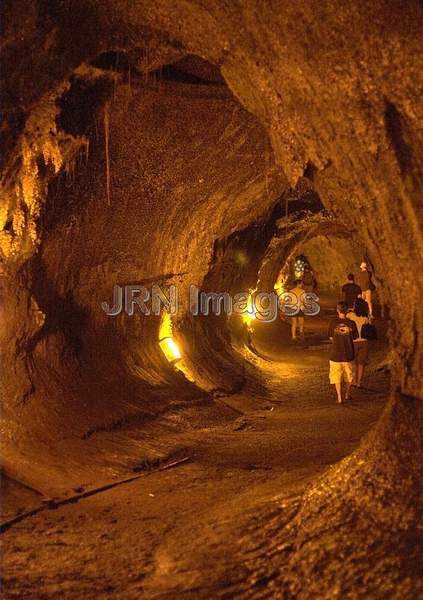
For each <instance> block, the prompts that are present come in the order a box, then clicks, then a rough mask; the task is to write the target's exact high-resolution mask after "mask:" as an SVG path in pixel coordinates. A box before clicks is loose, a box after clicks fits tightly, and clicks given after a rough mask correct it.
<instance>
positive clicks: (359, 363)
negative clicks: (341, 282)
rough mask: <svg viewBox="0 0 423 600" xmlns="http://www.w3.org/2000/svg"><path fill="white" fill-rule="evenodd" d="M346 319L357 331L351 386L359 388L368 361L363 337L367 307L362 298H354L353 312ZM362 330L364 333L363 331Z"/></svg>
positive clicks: (367, 315)
mask: <svg viewBox="0 0 423 600" xmlns="http://www.w3.org/2000/svg"><path fill="white" fill-rule="evenodd" d="M346 316H347V319H350V320H351V321H354V323H355V324H356V325H357V329H358V338H357V339H355V340H354V350H355V357H354V362H355V376H354V380H353V385H355V386H356V387H361V380H362V379H363V374H364V368H365V366H366V365H367V363H368V360H369V342H368V341H367V338H366V337H364V335H363V334H364V333H365V329H366V326H368V324H369V307H368V305H367V302H366V301H365V300H363V298H356V300H355V302H354V310H352V311H350V312H348V313H347V315H346ZM363 328H364V331H363Z"/></svg>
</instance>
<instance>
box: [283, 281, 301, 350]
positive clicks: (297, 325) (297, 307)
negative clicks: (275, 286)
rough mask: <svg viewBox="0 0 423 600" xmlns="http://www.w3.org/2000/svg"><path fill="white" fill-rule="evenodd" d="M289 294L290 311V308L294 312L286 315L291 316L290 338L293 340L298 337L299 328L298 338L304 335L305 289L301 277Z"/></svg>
mask: <svg viewBox="0 0 423 600" xmlns="http://www.w3.org/2000/svg"><path fill="white" fill-rule="evenodd" d="M289 294H290V296H289V297H290V299H289V305H290V311H291V309H293V313H295V314H292V315H290V314H289V312H288V313H287V316H290V318H291V337H292V340H293V341H294V342H295V341H296V340H297V339H298V337H297V329H299V333H300V338H303V337H304V312H303V310H304V304H303V296H304V294H305V290H304V284H303V282H302V280H301V279H300V280H297V281H296V282H295V287H294V288H292V289H291V290H289Z"/></svg>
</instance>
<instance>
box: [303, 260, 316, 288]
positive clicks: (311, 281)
mask: <svg viewBox="0 0 423 600" xmlns="http://www.w3.org/2000/svg"><path fill="white" fill-rule="evenodd" d="M302 281H303V287H304V290H305V291H306V292H315V291H316V289H317V280H316V277H315V276H314V272H313V269H312V268H311V267H310V265H309V264H308V263H307V264H306V265H305V267H304V274H303V279H302Z"/></svg>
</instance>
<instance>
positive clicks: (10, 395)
mask: <svg viewBox="0 0 423 600" xmlns="http://www.w3.org/2000/svg"><path fill="white" fill-rule="evenodd" d="M63 104H64V106H68V104H66V102H64V103H63ZM74 104H75V105H74V106H73V108H72V110H73V111H74V115H73V121H72V119H70V118H69V117H68V119H67V121H68V122H69V124H72V123H73V126H74V127H75V122H78V118H79V113H80V112H81V111H86V110H88V109H90V108H92V107H91V105H88V106H87V104H86V94H85V95H83V96H82V98H79V104H78V103H77V102H76V103H74ZM69 110H71V109H70V108H69ZM106 111H107V112H106ZM62 115H63V113H62ZM187 116H188V118H187ZM62 118H63V117H62ZM92 118H93V120H94V122H93V125H92V127H91V129H90V130H88V131H87V132H86V134H85V135H86V137H87V139H89V152H88V154H85V152H84V153H83V155H82V158H81V159H80V160H79V163H78V165H77V167H76V168H75V171H74V173H71V174H68V175H67V176H58V177H56V178H55V179H53V180H52V181H51V183H50V186H49V192H48V195H47V198H46V205H45V206H46V213H45V216H44V218H43V221H42V225H43V227H42V228H41V238H40V243H39V248H38V251H37V253H36V254H35V255H34V256H33V257H32V258H31V259H30V260H28V261H27V262H26V263H25V264H24V265H23V266H22V267H20V268H19V270H18V273H17V277H15V278H12V277H10V276H9V278H8V281H9V285H10V288H9V290H10V291H11V292H15V294H13V293H11V294H10V296H9V299H8V302H7V304H6V307H5V311H6V315H7V318H8V320H9V322H10V326H9V329H8V336H7V337H4V338H3V343H4V345H3V347H4V351H5V352H6V353H7V354H8V356H9V357H10V360H11V361H13V362H14V363H15V365H16V366H15V368H14V371H13V372H10V373H9V375H8V377H6V378H5V379H4V381H3V391H4V410H3V427H4V429H5V430H6V431H7V432H8V436H7V440H5V441H4V453H3V460H4V464H5V465H6V466H7V467H8V468H9V471H10V470H11V469H12V468H13V472H14V473H15V472H16V471H17V470H19V465H21V468H22V469H23V470H24V471H25V470H27V468H28V465H27V463H26V464H25V467H23V464H24V459H23V457H24V456H26V457H27V456H28V454H29V453H30V452H32V451H33V448H34V446H33V440H34V439H36V440H37V439H38V440H41V439H42V440H43V443H45V444H47V443H53V444H54V443H57V442H58V441H59V440H62V439H63V438H64V437H66V436H69V435H70V436H75V437H76V438H83V437H84V436H87V435H90V432H92V431H95V430H98V429H104V428H107V427H110V426H111V425H112V424H114V423H119V421H122V420H124V419H128V418H131V417H132V418H134V417H136V416H137V417H138V418H139V420H140V422H142V421H143V420H144V422H147V421H148V420H149V419H151V418H153V417H155V416H157V415H160V414H162V413H164V412H165V411H166V409H168V408H169V407H170V406H171V405H176V404H178V403H181V402H184V401H186V402H187V401H189V400H190V399H191V400H193V399H198V398H199V397H201V396H204V395H206V396H207V394H208V393H209V392H213V390H214V389H217V388H218V389H220V390H221V391H222V390H224V389H225V386H226V389H227V390H228V391H230V390H231V389H232V388H233V387H239V386H240V385H241V384H242V383H243V381H244V368H243V366H242V364H241V361H240V359H239V357H238V358H237V357H236V355H235V354H234V353H233V352H231V348H230V345H229V344H228V343H227V339H226V338H225V337H222V334H221V333H219V329H220V330H221V329H222V325H223V324H222V323H220V324H218V327H217V330H216V331H215V327H213V326H212V324H210V323H208V322H207V319H205V320H203V321H201V322H199V323H195V324H193V326H192V327H191V328H187V327H185V328H184V330H183V332H182V331H180V333H179V336H178V337H177V339H178V343H179V344H180V347H181V350H182V352H183V355H184V359H185V361H186V363H187V364H188V365H189V371H190V380H191V381H188V380H187V379H186V378H185V377H184V375H183V374H182V373H181V372H178V371H175V369H174V368H173V367H172V366H171V365H170V364H169V363H167V361H166V360H165V358H164V357H163V355H162V352H161V350H160V348H159V344H158V339H159V326H160V318H159V317H155V316H146V317H145V316H143V315H142V314H140V313H135V315H134V316H132V317H131V316H128V315H126V314H121V315H119V316H117V317H110V316H107V315H105V314H104V313H103V311H102V309H101V303H102V302H103V301H107V302H109V303H112V302H111V299H112V292H113V286H114V285H121V286H124V285H127V284H140V285H145V286H147V287H150V286H151V284H152V283H159V284H162V285H163V286H164V289H166V287H167V286H169V285H172V284H174V285H176V286H177V289H178V298H179V311H180V313H179V318H180V315H181V314H184V312H185V311H186V310H187V304H188V290H189V286H190V285H193V284H194V285H198V286H201V285H202V283H203V280H204V278H205V276H206V275H207V273H208V271H209V269H210V268H211V265H213V264H214V262H215V261H216V256H215V240H216V238H217V236H219V237H220V238H221V239H222V240H224V239H225V238H227V237H228V236H230V235H231V234H232V233H233V232H234V231H237V230H241V229H243V228H244V227H245V226H246V225H247V224H248V223H249V222H250V220H251V219H253V220H257V219H266V216H267V215H268V213H269V211H271V209H272V207H273V205H274V204H275V202H276V201H277V198H278V197H279V196H280V194H281V192H282V191H283V190H284V189H285V187H286V185H287V183H286V179H285V178H284V176H283V174H282V172H281V171H280V169H279V168H278V167H277V166H276V164H275V162H274V157H273V153H272V150H271V146H270V143H269V140H268V137H267V135H266V132H265V130H264V129H263V127H262V126H261V124H260V123H259V122H258V121H257V119H256V118H255V117H254V116H253V115H251V114H250V113H248V112H247V111H245V110H244V109H243V108H242V107H241V106H240V105H239V104H238V103H237V102H236V101H235V100H234V98H233V96H232V95H231V93H230V92H229V91H228V89H227V88H226V87H225V86H223V85H220V86H218V87H215V86H208V85H190V84H185V83H181V82H175V81H174V82H172V81H163V80H160V81H156V80H153V79H149V80H147V81H146V80H144V79H143V78H138V79H135V77H133V78H132V81H131V85H129V84H125V83H120V84H117V85H116V87H115V88H114V90H113V98H112V100H111V101H110V104H107V105H105V106H104V107H101V108H100V109H99V110H97V111H96V112H94V113H93V114H92ZM106 139H107V146H106ZM106 147H107V154H106ZM107 172H109V174H110V177H109V182H108V176H107ZM216 284H217V282H216ZM16 293H17V294H16ZM28 305H29V306H28ZM176 320H177V319H176V318H175V321H176ZM17 321H18V322H19V324H18V327H19V339H20V349H19V352H18V353H17V356H16V353H15V351H14V348H13V345H12V340H13V337H14V336H15V335H16V324H17ZM194 325H195V327H194ZM175 330H176V324H175ZM16 374H18V375H19V377H18V378H17V377H16ZM17 406H20V407H21V408H20V410H19V412H18V413H17ZM18 449H19V450H18Z"/></svg>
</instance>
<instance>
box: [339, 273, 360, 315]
mask: <svg viewBox="0 0 423 600" xmlns="http://www.w3.org/2000/svg"><path fill="white" fill-rule="evenodd" d="M342 293H343V294H344V302H345V304H346V305H347V308H354V302H355V301H356V298H358V296H359V295H360V294H361V287H360V286H359V285H357V284H356V283H355V281H354V275H353V274H352V273H349V274H348V283H345V284H344V285H343V286H342Z"/></svg>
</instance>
